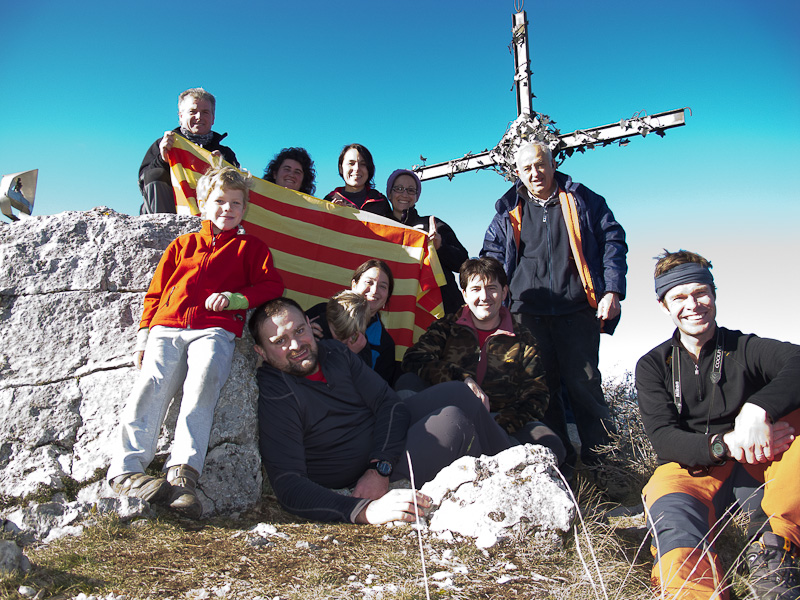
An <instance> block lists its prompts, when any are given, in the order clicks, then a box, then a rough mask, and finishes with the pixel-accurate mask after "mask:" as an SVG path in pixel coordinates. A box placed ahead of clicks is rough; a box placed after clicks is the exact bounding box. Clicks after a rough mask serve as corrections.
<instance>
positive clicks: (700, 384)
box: [694, 358, 703, 403]
mask: <svg viewBox="0 0 800 600" xmlns="http://www.w3.org/2000/svg"><path fill="white" fill-rule="evenodd" d="M698 360H699V358H698ZM694 377H695V380H696V381H697V402H698V403H701V402H703V378H702V377H700V365H699V364H698V363H695V365H694Z"/></svg>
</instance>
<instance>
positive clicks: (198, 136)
mask: <svg viewBox="0 0 800 600" xmlns="http://www.w3.org/2000/svg"><path fill="white" fill-rule="evenodd" d="M216 108H217V100H216V98H214V96H213V95H212V94H210V93H208V92H207V91H206V90H204V89H203V88H191V89H188V90H185V91H183V92H181V93H180V95H179V96H178V120H179V121H180V125H179V126H178V127H176V128H175V129H173V130H172V131H165V132H164V135H163V136H162V137H160V138H158V139H157V140H156V141H155V142H153V143H152V145H151V146H150V148H148V149H147V153H145V155H144V159H142V164H141V166H140V167H139V191H141V192H142V198H143V200H144V201H143V203H142V206H141V208H140V209H139V213H140V214H143V215H147V214H153V213H173V214H174V213H175V212H176V207H175V192H174V191H173V190H172V179H171V176H170V171H169V161H168V160H167V152H169V151H170V149H171V148H172V146H173V144H174V143H175V134H176V133H179V134H180V135H182V136H183V137H185V138H186V139H187V140H189V141H190V142H192V143H194V144H197V145H198V146H200V147H201V148H204V149H206V150H208V151H209V152H212V153H213V154H215V155H216V156H218V157H221V158H224V159H225V160H226V161H228V162H229V163H231V164H232V165H234V166H236V167H238V166H239V162H238V161H237V160H236V154H234V153H233V150H231V149H230V148H228V147H227V146H223V145H222V144H221V143H220V142H222V140H223V139H224V138H225V136H226V135H228V134H227V133H222V134H220V133H217V132H216V131H211V127H212V126H213V125H214V115H215V112H216Z"/></svg>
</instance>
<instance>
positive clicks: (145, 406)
mask: <svg viewBox="0 0 800 600" xmlns="http://www.w3.org/2000/svg"><path fill="white" fill-rule="evenodd" d="M197 189H198V199H199V200H200V206H201V208H202V210H203V216H204V219H205V220H204V221H203V224H202V229H201V230H200V231H199V232H198V233H189V234H186V235H182V236H180V237H179V238H177V239H176V240H174V241H173V242H172V243H171V244H170V245H169V247H168V248H167V250H166V251H165V252H164V255H163V256H162V257H161V262H160V263H159V265H158V268H157V269H156V273H155V275H154V276H153V280H152V282H151V283H150V288H149V289H148V290H147V294H146V295H145V298H144V308H143V310H142V319H141V322H140V329H139V334H138V336H137V344H136V352H135V361H134V362H135V364H136V366H137V368H139V369H140V370H141V374H140V375H139V378H138V380H137V382H136V384H135V385H134V387H133V390H132V391H131V393H130V396H129V397H128V401H127V404H126V407H125V409H124V411H123V412H122V414H121V416H120V426H119V430H118V433H117V436H116V439H115V441H114V444H115V446H116V447H115V449H114V453H113V458H112V460H111V466H110V467H109V469H108V475H107V478H108V482H109V485H110V486H111V489H112V490H114V491H115V492H116V493H118V494H120V495H124V496H134V497H137V498H141V499H143V500H146V501H148V502H159V503H167V504H169V506H170V507H171V508H173V509H174V510H176V511H177V512H179V513H180V514H182V515H184V516H187V517H190V518H195V519H196V518H199V517H200V515H201V514H202V505H201V503H200V501H199V499H198V498H197V495H196V493H195V485H196V483H197V480H198V478H199V477H200V473H201V472H202V470H203V463H204V462H205V456H206V450H207V449H208V440H209V436H210V433H211V425H212V421H213V417H214V408H215V406H216V404H217V400H218V399H219V394H220V390H221V389H222V386H223V385H224V384H225V381H226V380H227V378H228V374H229V373H230V369H231V360H232V358H233V349H234V340H235V338H236V337H241V335H242V331H243V329H244V323H245V313H246V310H247V309H248V308H249V307H251V306H256V305H258V304H261V303H262V302H264V301H265V300H269V299H271V298H275V297H277V296H280V295H281V294H282V293H283V289H284V287H283V280H282V279H281V276H280V274H279V273H278V271H277V270H276V269H275V267H274V266H273V264H272V253H271V252H270V249H269V248H268V247H267V245H266V244H265V243H264V242H262V241H261V240H260V239H258V238H257V237H255V236H252V235H247V234H245V232H244V229H243V228H242V227H240V223H241V221H242V218H243V217H244V213H245V210H246V209H247V202H248V199H249V177H248V178H246V177H245V176H243V175H242V174H241V173H240V172H238V171H237V170H236V169H234V168H232V167H212V168H211V169H210V170H209V171H208V172H207V173H206V174H205V175H204V176H203V177H202V178H201V179H200V181H199V182H198V186H197ZM181 384H183V399H182V401H181V407H180V413H179V415H178V421H177V424H176V426H175V438H174V441H173V443H172V450H171V452H170V457H169V460H167V462H166V465H165V469H166V470H167V476H166V478H164V477H153V476H150V475H146V474H145V473H144V471H145V469H146V468H147V466H148V465H149V464H150V462H151V461H152V460H153V457H154V456H155V452H156V445H157V442H158V436H159V432H160V430H161V424H162V422H163V421H164V417H165V415H166V412H167V408H168V406H169V403H170V400H171V399H172V397H173V396H175V394H176V393H177V392H178V390H179V389H180V387H181Z"/></svg>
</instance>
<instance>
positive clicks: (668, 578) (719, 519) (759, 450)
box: [636, 250, 800, 600]
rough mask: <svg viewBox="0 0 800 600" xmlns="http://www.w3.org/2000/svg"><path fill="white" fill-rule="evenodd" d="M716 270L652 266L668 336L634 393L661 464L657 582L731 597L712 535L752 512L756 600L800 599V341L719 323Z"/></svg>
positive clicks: (654, 522)
mask: <svg viewBox="0 0 800 600" xmlns="http://www.w3.org/2000/svg"><path fill="white" fill-rule="evenodd" d="M710 269H711V263H709V262H708V260H706V259H705V258H703V257H702V256H700V255H698V254H695V253H693V252H687V251H685V250H681V251H678V252H665V253H664V255H662V256H661V257H660V258H659V260H658V262H657V263H656V270H655V287H656V296H657V298H658V301H659V304H660V306H661V309H662V310H663V311H664V312H665V313H667V314H668V315H669V316H670V318H671V319H672V322H673V323H674V324H675V326H676V330H675V334H674V335H673V336H672V339H670V340H667V341H666V342H664V343H663V344H661V345H660V346H658V347H656V348H654V349H653V350H651V351H650V352H648V353H647V354H646V355H645V356H643V357H642V358H641V359H640V360H639V363H638V364H637V366H636V390H637V392H638V400H639V409H640V411H641V414H642V422H643V423H644V426H645V430H646V431H647V436H648V437H649V438H650V441H651V442H652V444H653V448H654V449H655V451H656V453H657V454H658V459H659V462H660V463H661V465H660V466H659V467H658V469H656V471H655V473H654V474H653V476H652V478H651V479H650V481H649V482H648V484H647V485H646V486H645V488H644V497H645V504H646V505H647V508H648V511H647V515H648V519H649V521H650V527H651V530H652V533H653V555H654V556H655V558H656V563H655V566H654V567H653V572H652V581H653V584H654V586H656V587H658V588H661V590H662V591H666V592H667V593H668V595H669V597H670V598H673V597H674V598H704V599H705V598H717V599H720V600H724V599H726V598H728V589H727V588H728V585H727V583H726V581H725V571H724V569H723V568H722V565H721V564H720V561H719V558H718V556H717V552H716V549H715V544H714V542H715V539H716V537H717V536H716V534H715V533H710V532H712V531H716V530H718V529H720V528H721V527H722V526H723V525H724V524H725V523H727V522H728V521H729V519H730V517H729V515H727V514H726V512H725V511H726V508H727V507H729V506H731V505H732V504H734V503H735V504H738V505H739V506H740V507H741V508H742V509H743V510H745V511H746V512H749V513H750V531H749V532H748V533H749V537H750V538H751V543H750V545H749V546H748V548H747V550H746V553H745V558H746V560H747V563H748V566H749V567H750V577H751V585H752V587H753V588H754V591H755V593H756V597H758V598H759V599H762V600H763V599H768V600H792V599H794V600H796V599H798V598H800V566H799V565H800V562H798V548H800V477H798V472H800V446H798V444H797V442H796V441H795V440H794V438H795V436H794V434H795V431H800V346H796V345H794V344H788V343H785V342H778V341H775V340H769V339H765V338H759V337H757V336H755V335H748V334H743V333H742V332H741V331H734V330H730V329H726V328H724V327H719V326H718V325H717V323H716V312H717V311H716V290H715V287H714V278H713V277H712V275H711V271H710Z"/></svg>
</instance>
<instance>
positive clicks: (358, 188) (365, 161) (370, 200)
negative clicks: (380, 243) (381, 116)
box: [325, 144, 392, 217]
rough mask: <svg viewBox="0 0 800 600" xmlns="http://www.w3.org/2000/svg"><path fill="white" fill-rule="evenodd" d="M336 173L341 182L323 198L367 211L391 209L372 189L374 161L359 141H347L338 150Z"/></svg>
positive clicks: (377, 192)
mask: <svg viewBox="0 0 800 600" xmlns="http://www.w3.org/2000/svg"><path fill="white" fill-rule="evenodd" d="M339 175H341V177H342V179H344V185H343V186H342V187H338V188H336V189H334V190H332V191H330V192H328V194H327V195H326V196H325V200H327V201H328V202H332V203H333V204H339V205H340V206H349V207H350V208H357V209H359V210H365V211H367V212H371V213H375V214H377V215H382V216H384V217H386V216H389V213H391V211H392V209H391V206H389V201H388V200H387V199H386V196H384V195H383V194H381V193H380V192H379V191H378V190H376V189H375V162H374V161H373V160H372V153H371V152H370V151H369V150H367V148H366V147H365V146H362V145H361V144H348V145H347V146H345V147H344V148H342V151H341V153H340V154H339Z"/></svg>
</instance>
